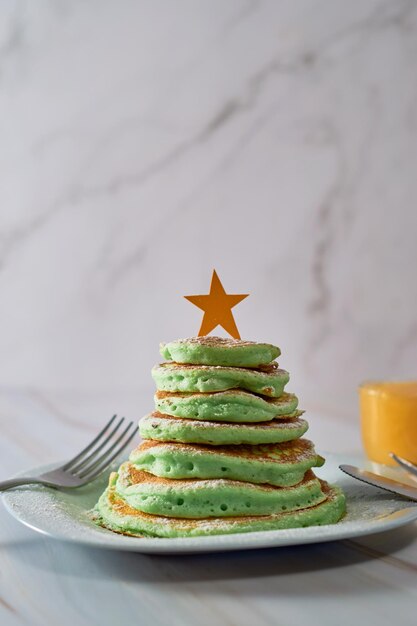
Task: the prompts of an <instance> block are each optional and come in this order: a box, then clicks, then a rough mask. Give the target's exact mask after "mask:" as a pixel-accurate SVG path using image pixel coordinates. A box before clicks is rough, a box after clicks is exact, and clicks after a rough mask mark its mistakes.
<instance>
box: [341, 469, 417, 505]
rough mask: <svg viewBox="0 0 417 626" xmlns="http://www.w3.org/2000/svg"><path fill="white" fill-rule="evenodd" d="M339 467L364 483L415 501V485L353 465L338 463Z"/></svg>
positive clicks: (416, 493)
mask: <svg viewBox="0 0 417 626" xmlns="http://www.w3.org/2000/svg"><path fill="white" fill-rule="evenodd" d="M339 469H341V470H342V472H344V473H345V474H348V475H349V476H352V478H357V479H358V480H361V481H362V482H364V483H368V484H369V485H373V486H374V487H379V488H380V489H385V490H386V491H391V492H392V493H396V494H398V495H400V496H404V497H405V498H409V499H410V500H414V501H415V502H417V488H416V487H411V486H410V485H406V484H404V483H400V482H398V480H392V479H391V478H386V477H385V476H379V475H378V474H374V473H373V472H368V471H367V470H363V469H360V468H359V467H355V466H354V465H339Z"/></svg>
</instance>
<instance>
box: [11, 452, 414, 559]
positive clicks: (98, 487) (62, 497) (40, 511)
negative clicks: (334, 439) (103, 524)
mask: <svg viewBox="0 0 417 626" xmlns="http://www.w3.org/2000/svg"><path fill="white" fill-rule="evenodd" d="M323 456H325V457H326V459H327V461H326V464H325V465H324V467H322V468H320V469H319V470H317V471H316V473H317V475H318V476H320V477H321V478H324V479H325V480H327V481H329V482H335V483H338V484H339V485H340V486H341V487H342V488H343V489H344V491H345V493H346V497H347V508H348V513H347V515H346V517H345V518H344V519H343V520H342V521H340V522H339V523H338V524H334V525H328V526H311V527H310V528H294V529H289V530H270V531H262V532H253V533H240V534H234V535H216V536H212V537H190V538H189V539H187V538H181V539H141V538H136V537H127V536H124V535H118V534H116V533H112V532H110V531H108V530H105V529H103V528H99V527H97V526H96V525H95V524H94V523H93V522H91V521H90V519H89V518H88V515H87V512H88V511H89V509H91V508H92V507H93V506H94V504H95V503H96V501H97V499H98V497H99V495H100V494H101V493H102V491H103V489H104V487H105V485H106V477H107V476H108V473H107V474H106V476H105V477H102V478H100V479H98V480H96V481H95V482H94V483H91V485H87V486H86V487H82V488H80V489H77V490H74V491H67V492H62V491H55V490H52V489H47V488H44V487H40V486H36V485H33V486H28V487H19V488H17V489H14V490H11V491H8V492H5V493H4V494H3V502H4V504H5V505H6V508H7V509H8V511H9V512H10V513H11V514H12V515H13V516H14V517H15V518H16V519H17V520H19V521H20V522H22V523H23V524H25V525H26V526H29V527H30V528H33V529H34V530H36V531H38V532H40V533H43V534H45V535H48V536H50V537H54V538H55V539H60V540H64V541H73V542H76V543H83V544H86V545H89V546H95V547H98V548H108V549H113V550H129V551H132V552H150V553H152V552H154V553H159V554H169V553H172V554H173V553H177V554H181V553H182V554H184V553H187V552H188V553H192V552H212V551H220V550H249V549H254V548H267V547H275V546H291V545H296V544H303V543H316V542H320V541H334V540H337V539H347V538H351V537H359V536H362V535H369V534H371V533H376V532H382V531H386V530H391V529H393V528H397V527H399V526H403V525H404V524H408V523H410V522H412V521H414V520H417V505H416V504H414V503H412V502H409V501H407V500H405V499H404V498H401V497H400V496H398V497H397V496H395V495H394V494H390V493H388V492H386V491H382V490H381V489H377V488H374V487H370V486H368V485H365V484H364V483H360V482H359V481H356V480H354V479H353V478H350V477H348V476H346V475H345V474H343V473H342V472H341V471H340V470H339V469H338V466H339V464H340V463H353V464H358V463H359V464H360V459H357V458H356V459H352V458H346V456H343V457H342V456H340V455H339V456H338V455H332V454H326V453H323ZM362 465H363V463H362ZM50 467H51V466H47V467H46V466H43V467H38V468H35V469H33V470H31V473H32V474H34V475H36V474H37V473H41V472H43V471H46V469H50ZM24 474H26V475H27V474H28V472H25V473H23V472H22V474H21V475H22V476H23V475H24Z"/></svg>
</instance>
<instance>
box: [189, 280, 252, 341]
mask: <svg viewBox="0 0 417 626" xmlns="http://www.w3.org/2000/svg"><path fill="white" fill-rule="evenodd" d="M248 295H249V294H248V293H245V294H233V295H232V294H228V293H226V292H225V290H224V287H223V285H222V284H221V282H220V278H219V277H218V276H217V272H216V270H213V276H212V278H211V285H210V293H209V294H207V295H204V296H184V298H185V299H186V300H189V301H190V302H192V303H193V304H195V306H198V308H199V309H202V310H203V311H204V317H203V321H202V323H201V328H200V330H199V331H198V336H199V337H201V336H202V335H208V334H209V333H210V332H211V331H212V330H214V329H215V328H216V327H217V326H221V327H222V328H224V330H225V331H226V332H227V333H229V335H231V336H232V337H233V338H234V339H240V335H239V331H238V329H237V326H236V322H235V318H234V317H233V313H232V309H233V307H234V306H236V305H237V304H239V302H242V300H244V299H245V298H247V297H248Z"/></svg>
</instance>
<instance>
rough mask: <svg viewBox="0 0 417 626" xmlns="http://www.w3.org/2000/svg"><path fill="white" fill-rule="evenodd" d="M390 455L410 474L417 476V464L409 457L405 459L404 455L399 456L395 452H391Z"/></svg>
mask: <svg viewBox="0 0 417 626" xmlns="http://www.w3.org/2000/svg"><path fill="white" fill-rule="evenodd" d="M389 455H390V457H391V458H392V459H394V461H395V462H396V463H397V465H400V467H402V468H403V469H405V470H406V471H407V472H408V473H409V474H411V475H412V476H413V478H415V477H416V476H417V465H415V464H414V463H411V461H408V459H404V458H403V457H402V456H398V454H395V453H394V452H390V453H389Z"/></svg>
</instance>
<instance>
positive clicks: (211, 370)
mask: <svg viewBox="0 0 417 626" xmlns="http://www.w3.org/2000/svg"><path fill="white" fill-rule="evenodd" d="M152 376H153V379H154V381H155V383H156V387H157V389H158V391H174V392H180V393H182V392H186V393H194V392H196V391H197V392H203V393H208V392H212V391H225V390H226V389H236V388H241V389H246V390H247V391H252V392H253V393H259V394H261V395H264V396H269V397H271V398H279V396H280V395H282V392H283V390H284V387H285V385H286V384H287V382H288V381H289V378H290V377H289V374H288V372H286V371H285V370H281V369H278V367H277V365H276V363H271V364H269V365H265V366H262V367H260V368H258V369H245V368H243V367H221V366H217V365H178V364H177V363H162V364H161V365H155V367H153V368H152Z"/></svg>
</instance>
